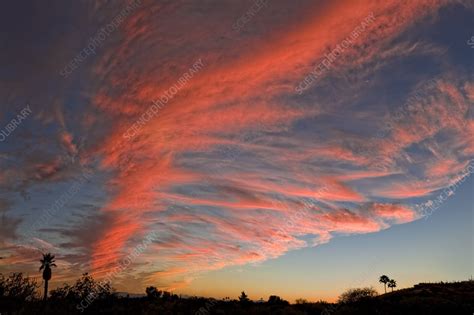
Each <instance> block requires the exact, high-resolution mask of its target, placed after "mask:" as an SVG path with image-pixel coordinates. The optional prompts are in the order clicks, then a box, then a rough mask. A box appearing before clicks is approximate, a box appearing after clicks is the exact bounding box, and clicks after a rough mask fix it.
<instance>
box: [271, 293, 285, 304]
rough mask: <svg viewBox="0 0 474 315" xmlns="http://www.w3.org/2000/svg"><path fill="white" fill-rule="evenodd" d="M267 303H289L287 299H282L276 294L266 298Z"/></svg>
mask: <svg viewBox="0 0 474 315" xmlns="http://www.w3.org/2000/svg"><path fill="white" fill-rule="evenodd" d="M268 304H274V305H284V304H289V303H288V301H285V300H283V299H282V298H281V297H279V296H278V295H270V297H269V298H268Z"/></svg>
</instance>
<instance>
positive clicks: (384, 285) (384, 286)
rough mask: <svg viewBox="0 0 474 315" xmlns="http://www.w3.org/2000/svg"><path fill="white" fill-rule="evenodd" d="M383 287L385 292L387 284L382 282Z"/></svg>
mask: <svg viewBox="0 0 474 315" xmlns="http://www.w3.org/2000/svg"><path fill="white" fill-rule="evenodd" d="M383 289H384V290H385V293H387V284H386V283H384V284H383Z"/></svg>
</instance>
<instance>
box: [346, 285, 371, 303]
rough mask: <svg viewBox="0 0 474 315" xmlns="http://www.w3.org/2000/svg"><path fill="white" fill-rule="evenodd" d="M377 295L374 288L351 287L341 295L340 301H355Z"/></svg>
mask: <svg viewBox="0 0 474 315" xmlns="http://www.w3.org/2000/svg"><path fill="white" fill-rule="evenodd" d="M374 296H377V291H375V289H374V288H358V289H349V290H347V291H346V292H344V293H342V294H341V295H340V296H339V299H338V303H354V302H359V301H361V300H364V299H369V298H372V297H374Z"/></svg>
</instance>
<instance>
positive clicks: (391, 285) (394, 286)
mask: <svg viewBox="0 0 474 315" xmlns="http://www.w3.org/2000/svg"><path fill="white" fill-rule="evenodd" d="M388 287H389V288H392V292H393V288H396V287H397V281H395V280H393V279H390V281H389V282H388Z"/></svg>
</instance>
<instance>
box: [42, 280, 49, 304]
mask: <svg viewBox="0 0 474 315" xmlns="http://www.w3.org/2000/svg"><path fill="white" fill-rule="evenodd" d="M47 298H48V280H44V297H43V300H44V301H46V299H47Z"/></svg>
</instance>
